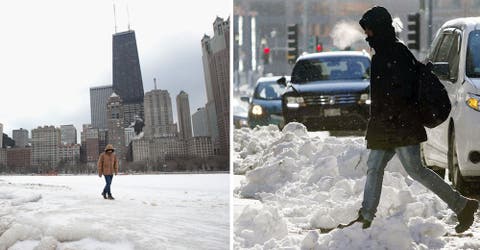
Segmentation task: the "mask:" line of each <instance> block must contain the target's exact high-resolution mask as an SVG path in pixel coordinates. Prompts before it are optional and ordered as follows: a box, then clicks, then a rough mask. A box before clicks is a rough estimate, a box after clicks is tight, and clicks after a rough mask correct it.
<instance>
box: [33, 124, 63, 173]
mask: <svg viewBox="0 0 480 250" xmlns="http://www.w3.org/2000/svg"><path fill="white" fill-rule="evenodd" d="M60 145H61V132H60V129H59V128H56V127H54V126H44V127H38V128H36V129H32V164H33V166H35V167H37V168H38V172H41V173H43V172H47V171H49V170H53V169H54V168H55V167H56V165H57V163H58V161H59V157H58V147H59V146H60Z"/></svg>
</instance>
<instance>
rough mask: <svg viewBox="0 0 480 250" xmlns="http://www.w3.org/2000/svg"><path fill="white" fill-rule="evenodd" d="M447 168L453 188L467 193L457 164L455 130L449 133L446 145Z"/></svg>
mask: <svg viewBox="0 0 480 250" xmlns="http://www.w3.org/2000/svg"><path fill="white" fill-rule="evenodd" d="M448 152H449V154H448V156H449V157H448V169H449V175H450V177H451V181H452V184H453V186H454V187H455V189H457V191H459V192H460V193H462V194H465V193H467V191H468V190H467V186H466V184H465V181H464V180H463V176H462V173H461V172H460V167H459V165H458V154H457V146H456V143H455V132H453V131H452V133H451V135H450V145H449V147H448Z"/></svg>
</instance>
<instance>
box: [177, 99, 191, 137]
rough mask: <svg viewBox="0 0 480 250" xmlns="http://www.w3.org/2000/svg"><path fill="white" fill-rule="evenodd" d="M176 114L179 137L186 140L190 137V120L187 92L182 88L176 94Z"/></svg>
mask: <svg viewBox="0 0 480 250" xmlns="http://www.w3.org/2000/svg"><path fill="white" fill-rule="evenodd" d="M177 116H178V126H179V127H180V132H179V135H180V138H181V139H185V140H188V139H190V138H191V137H192V121H191V118H190V104H189V102H188V94H187V93H185V92H184V91H183V90H182V91H180V93H179V94H178V95H177Z"/></svg>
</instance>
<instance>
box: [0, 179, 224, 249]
mask: <svg viewBox="0 0 480 250" xmlns="http://www.w3.org/2000/svg"><path fill="white" fill-rule="evenodd" d="M104 184H105V181H104V179H103V178H98V176H49V177H46V176H0V250H4V249H22V250H29V249H32V250H33V249H36V250H50V249H51V250H60V249H70V250H71V249H92V250H93V249H120V250H123V249H125V250H127V249H128V250H130V249H226V248H228V247H229V194H230V192H229V177H228V175H227V174H213V175H209V174H200V175H193V174H192V175H188V174H186V175H173V174H172V175H135V176H131V175H118V176H115V177H114V178H113V183H112V194H113V196H114V197H115V198H116V200H113V201H112V200H104V199H103V197H102V196H101V195H100V193H101V191H102V189H103V186H104Z"/></svg>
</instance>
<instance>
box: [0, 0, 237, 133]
mask: <svg viewBox="0 0 480 250" xmlns="http://www.w3.org/2000/svg"><path fill="white" fill-rule="evenodd" d="M115 3H116V9H117V26H118V31H124V30H126V29H127V19H128V18H127V11H126V9H127V8H126V6H127V5H128V9H129V16H130V23H131V28H132V29H133V30H135V32H136V37H137V46H138V52H139V57H140V66H141V69H142V77H143V85H144V90H145V91H149V90H151V89H153V78H154V77H156V78H157V85H158V88H160V89H166V90H168V91H169V92H170V96H171V98H172V104H173V109H174V117H175V120H177V118H176V103H175V97H176V95H177V94H178V93H179V92H180V91H181V90H185V91H186V92H187V93H188V94H189V97H190V109H191V111H192V113H193V112H194V111H195V110H196V109H197V108H198V107H201V106H203V105H204V104H205V102H206V94H205V80H204V76H203V66H202V51H201V44H200V40H201V39H202V37H203V34H207V35H210V36H212V35H213V27H212V24H213V22H214V20H215V18H216V16H220V17H222V18H224V19H226V18H228V17H229V16H231V10H232V1H229V0H204V1H196V0H180V1H153V0H152V1H149V0H134V1H133V0H131V1H127V0H116V1H115ZM113 20H114V18H113V5H112V1H110V0H103V1H98V0H81V1H80V0H78V1H66V0H42V1H38V0H20V1H4V0H0V24H1V27H2V30H1V34H2V39H0V93H1V97H0V123H3V124H4V133H7V134H8V135H10V136H11V132H12V129H18V128H25V129H28V130H31V129H32V128H36V127H38V126H39V125H42V126H43V125H55V126H60V125H62V124H74V125H75V127H76V128H77V130H78V131H80V130H81V125H82V124H86V123H90V122H91V119H90V97H89V88H90V87H92V86H99V85H107V84H111V83H112V34H113V33H114V21H113Z"/></svg>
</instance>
